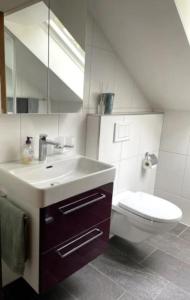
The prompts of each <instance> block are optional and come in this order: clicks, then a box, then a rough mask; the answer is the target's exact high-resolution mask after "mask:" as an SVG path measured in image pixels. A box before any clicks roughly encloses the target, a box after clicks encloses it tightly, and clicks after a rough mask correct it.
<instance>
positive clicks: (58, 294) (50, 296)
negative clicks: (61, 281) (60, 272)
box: [40, 285, 77, 300]
mask: <svg viewBox="0 0 190 300" xmlns="http://www.w3.org/2000/svg"><path fill="white" fill-rule="evenodd" d="M76 299H77V298H75V297H74V296H72V295H70V294H69V293H68V292H67V291H66V290H65V289H64V288H63V287H62V286H61V285H58V286H57V287H56V288H54V289H52V290H51V291H49V292H48V293H45V294H44V295H43V296H41V297H40V300H76Z"/></svg>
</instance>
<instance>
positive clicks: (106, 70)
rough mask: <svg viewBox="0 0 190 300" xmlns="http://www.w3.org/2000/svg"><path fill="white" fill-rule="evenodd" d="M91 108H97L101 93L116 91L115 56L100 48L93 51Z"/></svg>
mask: <svg viewBox="0 0 190 300" xmlns="http://www.w3.org/2000/svg"><path fill="white" fill-rule="evenodd" d="M91 64H92V65H91V83H90V104H89V107H90V108H94V110H95V109H96V107H97V98H98V95H99V94H100V93H103V92H110V91H111V92H114V91H115V56H114V55H113V54H112V53H110V52H107V51H105V50H102V49H99V48H93V49H92V62H91Z"/></svg>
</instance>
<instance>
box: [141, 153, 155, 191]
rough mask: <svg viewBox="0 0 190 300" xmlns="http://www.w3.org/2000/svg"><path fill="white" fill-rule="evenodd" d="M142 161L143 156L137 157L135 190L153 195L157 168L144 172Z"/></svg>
mask: <svg viewBox="0 0 190 300" xmlns="http://www.w3.org/2000/svg"><path fill="white" fill-rule="evenodd" d="M156 154H157V153H156ZM143 159H144V155H139V156H138V165H137V181H136V190H138V191H142V192H145V193H149V194H154V187H155V180H156V172H157V167H155V168H152V169H148V170H145V169H144V168H143V167H142V162H143Z"/></svg>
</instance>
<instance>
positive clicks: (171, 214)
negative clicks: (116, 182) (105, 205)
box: [113, 191, 182, 223]
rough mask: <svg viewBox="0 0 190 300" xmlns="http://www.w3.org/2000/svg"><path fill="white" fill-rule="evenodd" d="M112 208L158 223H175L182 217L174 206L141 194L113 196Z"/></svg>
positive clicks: (178, 209)
mask: <svg viewBox="0 0 190 300" xmlns="http://www.w3.org/2000/svg"><path fill="white" fill-rule="evenodd" d="M113 208H115V210H116V211H118V212H120V213H122V212H123V213H124V214H125V212H126V213H127V212H130V213H132V214H135V215H137V216H139V217H141V218H144V219H147V220H150V221H154V222H159V223H168V222H176V221H179V220H180V219H181V217H182V211H181V209H180V208H178V207H177V206H176V205H175V204H173V203H171V202H169V201H167V200H165V199H162V198H159V197H156V196H153V195H150V194H147V193H143V192H136V193H133V192H128V191H127V192H124V193H121V194H119V195H117V196H115V199H114V202H113Z"/></svg>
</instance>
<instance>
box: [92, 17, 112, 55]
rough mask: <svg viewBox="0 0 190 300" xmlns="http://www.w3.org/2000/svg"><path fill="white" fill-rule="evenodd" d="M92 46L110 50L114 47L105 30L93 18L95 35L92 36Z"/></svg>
mask: <svg viewBox="0 0 190 300" xmlns="http://www.w3.org/2000/svg"><path fill="white" fill-rule="evenodd" d="M92 46H93V47H96V48H100V49H103V50H106V51H109V52H112V47H111V45H110V43H109V41H108V39H107V38H106V36H105V35H104V33H103V31H102V30H101V28H100V27H99V25H98V24H97V23H96V21H95V20H94V19H93V36H92Z"/></svg>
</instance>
